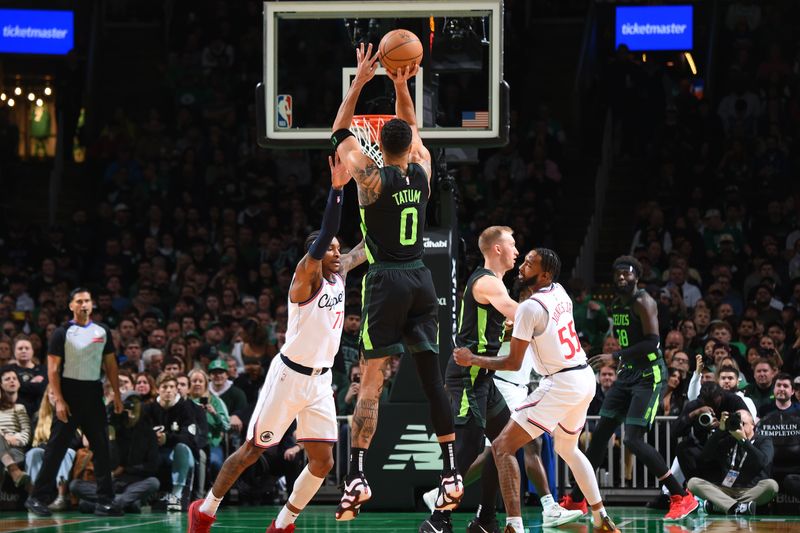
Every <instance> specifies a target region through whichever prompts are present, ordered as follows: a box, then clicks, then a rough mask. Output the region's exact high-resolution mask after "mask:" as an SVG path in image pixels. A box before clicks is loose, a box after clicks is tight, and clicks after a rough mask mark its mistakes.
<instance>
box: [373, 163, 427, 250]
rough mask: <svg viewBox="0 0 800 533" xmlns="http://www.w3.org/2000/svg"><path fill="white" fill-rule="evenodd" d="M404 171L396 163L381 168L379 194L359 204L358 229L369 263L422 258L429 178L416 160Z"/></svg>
mask: <svg viewBox="0 0 800 533" xmlns="http://www.w3.org/2000/svg"><path fill="white" fill-rule="evenodd" d="M406 172H407V174H405V175H403V173H402V172H401V171H400V168H399V167H395V166H387V167H383V168H381V169H380V174H381V193H380V196H378V199H377V200H375V202H373V203H371V204H370V205H365V206H361V207H360V211H361V232H362V233H363V234H364V241H365V249H366V252H367V261H369V262H370V263H375V262H384V261H388V262H393V263H404V262H409V261H414V260H417V259H421V258H422V253H423V251H424V248H423V245H422V231H423V229H424V228H425V209H426V207H427V205H428V196H429V186H428V178H427V176H426V174H425V171H424V170H423V169H422V167H421V166H419V165H418V164H416V163H409V164H408V168H407V170H406Z"/></svg>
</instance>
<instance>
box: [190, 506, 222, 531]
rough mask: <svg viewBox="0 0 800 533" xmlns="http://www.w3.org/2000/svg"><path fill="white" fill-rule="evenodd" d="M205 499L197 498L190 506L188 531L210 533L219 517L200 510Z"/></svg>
mask: <svg viewBox="0 0 800 533" xmlns="http://www.w3.org/2000/svg"><path fill="white" fill-rule="evenodd" d="M203 501H205V500H195V501H193V502H192V504H191V505H190V506H189V512H188V514H189V526H188V527H187V528H186V533H208V532H209V531H210V530H211V525H212V524H213V523H214V521H215V520H216V519H217V518H216V517H215V516H211V515H207V514H205V513H201V512H200V506H201V505H203Z"/></svg>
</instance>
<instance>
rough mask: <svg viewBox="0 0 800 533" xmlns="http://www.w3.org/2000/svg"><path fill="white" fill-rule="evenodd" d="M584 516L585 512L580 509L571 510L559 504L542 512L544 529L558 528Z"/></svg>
mask: <svg viewBox="0 0 800 533" xmlns="http://www.w3.org/2000/svg"><path fill="white" fill-rule="evenodd" d="M584 501H585V500H584ZM582 516H583V511H581V510H579V509H573V510H569V509H564V508H563V507H561V506H560V505H558V504H555V505H551V506H550V508H548V509H546V510H544V509H543V510H542V527H558V526H560V525H562V524H568V523H570V522H574V521H575V520H578V519H579V518H581V517H582Z"/></svg>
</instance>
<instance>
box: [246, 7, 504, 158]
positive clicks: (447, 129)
mask: <svg viewBox="0 0 800 533" xmlns="http://www.w3.org/2000/svg"><path fill="white" fill-rule="evenodd" d="M398 28H404V29H407V30H410V31H412V32H414V33H415V34H416V35H417V37H418V38H419V39H420V41H421V42H422V44H423V50H424V51H423V59H422V64H421V68H420V72H419V74H418V75H417V76H416V78H415V79H413V80H412V81H411V82H410V87H409V88H410V90H411V95H412V98H413V99H414V106H415V109H416V112H417V123H418V125H419V129H420V135H421V136H422V138H423V139H424V141H425V144H426V145H428V146H436V145H438V146H498V145H503V144H505V143H506V141H507V138H508V109H507V105H508V97H507V96H508V86H507V85H506V84H505V82H504V81H503V38H502V36H503V4H502V0H440V1H426V0H404V1H397V0H378V1H360V2H352V1H340V0H328V1H320V0H312V1H287V2H277V1H267V2H264V77H263V82H262V83H260V84H259V86H258V88H257V90H256V99H257V109H258V128H259V144H260V145H262V146H267V147H281V148H314V147H318V148H322V147H328V146H330V143H329V138H330V133H331V126H332V125H333V121H334V119H335V117H336V113H337V111H338V109H339V105H340V103H341V101H342V98H343V96H344V94H345V93H346V92H347V89H348V87H349V86H350V82H351V80H352V77H353V75H354V73H355V66H356V54H355V49H356V47H357V46H358V44H359V43H362V42H363V43H373V48H374V49H377V47H378V43H379V42H380V39H381V37H383V35H384V34H386V33H387V32H389V31H391V30H393V29H398ZM355 112H356V114H394V88H393V86H392V83H391V81H390V80H389V78H388V77H386V75H385V71H384V70H383V69H382V68H381V69H379V70H378V72H377V74H376V76H375V78H374V79H373V80H372V81H370V82H369V83H368V84H367V86H365V87H364V90H363V91H362V93H361V97H360V99H359V102H358V104H357V106H356V111H355Z"/></svg>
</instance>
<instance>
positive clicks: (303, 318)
mask: <svg viewBox="0 0 800 533" xmlns="http://www.w3.org/2000/svg"><path fill="white" fill-rule="evenodd" d="M292 281H294V280H292ZM343 324H344V280H343V279H342V277H341V276H340V275H339V274H334V281H333V282H330V281H328V280H326V279H325V278H322V283H321V284H320V287H319V290H317V292H316V293H314V295H313V296H311V298H309V299H308V300H306V301H305V302H301V303H294V302H292V299H291V298H289V321H288V324H287V326H286V344H284V345H283V347H282V348H281V353H282V354H284V355H285V356H286V357H288V358H289V359H291V360H292V361H294V362H295V363H297V364H299V365H303V366H307V367H311V368H322V367H325V368H330V367H332V366H333V359H334V357H336V353H337V352H338V351H339V341H340V340H341V338H342V326H343Z"/></svg>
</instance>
